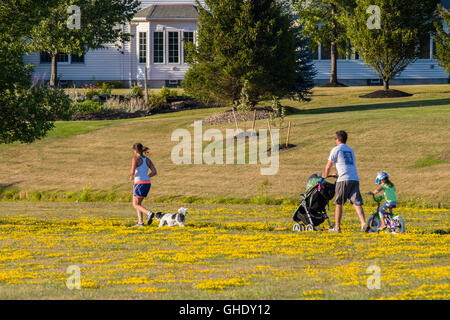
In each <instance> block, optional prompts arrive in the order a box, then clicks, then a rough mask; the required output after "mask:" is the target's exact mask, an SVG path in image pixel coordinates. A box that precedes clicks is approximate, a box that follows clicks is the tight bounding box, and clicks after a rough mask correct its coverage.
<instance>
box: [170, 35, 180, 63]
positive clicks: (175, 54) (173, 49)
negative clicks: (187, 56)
mask: <svg viewBox="0 0 450 320" xmlns="http://www.w3.org/2000/svg"><path fill="white" fill-rule="evenodd" d="M179 61H180V57H179V48H178V32H169V63H178V62H179Z"/></svg>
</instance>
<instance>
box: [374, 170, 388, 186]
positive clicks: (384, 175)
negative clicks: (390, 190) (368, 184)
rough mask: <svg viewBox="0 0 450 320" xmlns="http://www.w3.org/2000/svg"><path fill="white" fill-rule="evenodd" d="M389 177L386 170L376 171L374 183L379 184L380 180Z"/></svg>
mask: <svg viewBox="0 0 450 320" xmlns="http://www.w3.org/2000/svg"><path fill="white" fill-rule="evenodd" d="M386 178H389V175H388V174H387V173H386V172H384V171H383V172H378V174H377V179H376V183H377V184H379V183H380V181H381V180H383V179H386Z"/></svg>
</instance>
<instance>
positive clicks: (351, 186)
mask: <svg viewBox="0 0 450 320" xmlns="http://www.w3.org/2000/svg"><path fill="white" fill-rule="evenodd" d="M347 200H348V201H350V203H351V204H353V205H356V206H362V205H363V199H362V197H361V193H360V192H359V181H355V180H347V181H339V182H336V200H335V201H334V204H339V205H344V204H345V202H347Z"/></svg>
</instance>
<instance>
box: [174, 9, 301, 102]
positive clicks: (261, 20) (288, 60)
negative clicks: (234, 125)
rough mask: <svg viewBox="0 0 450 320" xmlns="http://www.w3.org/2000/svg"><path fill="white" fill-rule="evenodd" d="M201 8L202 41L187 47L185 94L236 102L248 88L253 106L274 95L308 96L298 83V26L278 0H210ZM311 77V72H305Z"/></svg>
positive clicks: (199, 33)
mask: <svg viewBox="0 0 450 320" xmlns="http://www.w3.org/2000/svg"><path fill="white" fill-rule="evenodd" d="M205 3H206V7H207V8H208V9H205V8H202V7H201V5H200V3H198V6H199V18H198V22H199V29H198V45H197V46H194V45H188V51H189V56H190V64H191V68H190V69H189V70H188V72H187V73H186V76H185V80H184V82H183V87H184V88H185V90H186V92H187V93H188V94H190V95H192V96H194V97H196V98H199V99H202V100H205V101H215V102H220V103H225V104H228V105H234V104H235V103H236V102H237V101H238V100H239V98H240V95H241V91H242V87H243V85H244V83H245V81H246V80H247V81H248V87H247V88H246V91H247V94H248V99H249V101H250V103H251V104H252V105H255V104H256V103H257V101H259V100H261V99H266V98H270V97H272V96H273V95H275V96H279V97H281V96H285V95H288V94H292V95H294V94H295V93H296V92H294V91H295V90H303V91H300V92H297V96H298V97H304V96H306V95H307V92H305V90H304V88H302V87H301V86H295V83H296V82H298V81H299V80H300V77H299V76H298V74H297V71H296V70H297V63H296V56H297V55H296V50H295V49H296V48H295V47H296V43H295V42H296V40H295V29H294V28H293V27H292V25H291V18H290V15H289V14H288V13H286V12H285V9H284V6H283V4H282V3H280V2H278V1H275V0H248V1H240V0H206V1H205ZM305 77H306V75H305Z"/></svg>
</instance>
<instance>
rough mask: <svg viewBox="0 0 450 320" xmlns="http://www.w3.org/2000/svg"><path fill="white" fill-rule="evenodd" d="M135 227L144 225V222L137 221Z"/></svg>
mask: <svg viewBox="0 0 450 320" xmlns="http://www.w3.org/2000/svg"><path fill="white" fill-rule="evenodd" d="M135 227H145V224H144V223H139V222H138V223H137V224H136V225H135Z"/></svg>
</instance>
